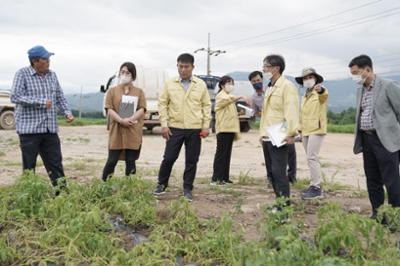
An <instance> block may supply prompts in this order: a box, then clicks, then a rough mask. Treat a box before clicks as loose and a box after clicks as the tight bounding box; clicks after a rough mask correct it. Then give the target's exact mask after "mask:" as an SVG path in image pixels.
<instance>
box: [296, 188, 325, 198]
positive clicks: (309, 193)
mask: <svg viewBox="0 0 400 266" xmlns="http://www.w3.org/2000/svg"><path fill="white" fill-rule="evenodd" d="M301 198H302V199H305V200H308V199H320V198H322V191H321V188H319V187H316V186H310V187H309V188H308V189H307V190H306V191H304V192H303V193H301Z"/></svg>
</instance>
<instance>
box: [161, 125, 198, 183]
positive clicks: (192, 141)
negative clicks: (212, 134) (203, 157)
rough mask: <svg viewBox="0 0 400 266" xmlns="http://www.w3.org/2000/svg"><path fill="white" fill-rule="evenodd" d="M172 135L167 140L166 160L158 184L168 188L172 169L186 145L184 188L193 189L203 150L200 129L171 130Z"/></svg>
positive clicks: (162, 163) (163, 162) (162, 164)
mask: <svg viewBox="0 0 400 266" xmlns="http://www.w3.org/2000/svg"><path fill="white" fill-rule="evenodd" d="M170 130H171V133H172V135H171V136H170V138H169V140H167V142H166V145H165V150H164V159H163V161H162V162H161V166H160V171H159V173H158V184H160V185H164V186H165V187H167V186H168V181H169V177H170V175H171V170H172V167H173V165H174V163H175V161H176V159H178V157H179V153H180V151H181V148H182V145H183V144H185V171H184V173H183V188H184V189H187V190H192V189H193V182H194V178H195V176H196V170H197V162H198V161H199V155H200V150H201V139H200V135H199V134H200V129H179V128H170Z"/></svg>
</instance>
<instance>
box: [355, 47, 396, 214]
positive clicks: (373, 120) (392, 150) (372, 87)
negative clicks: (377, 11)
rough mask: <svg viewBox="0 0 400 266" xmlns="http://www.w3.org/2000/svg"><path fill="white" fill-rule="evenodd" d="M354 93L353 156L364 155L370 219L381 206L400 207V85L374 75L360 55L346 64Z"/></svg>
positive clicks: (367, 58)
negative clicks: (354, 125) (352, 82)
mask: <svg viewBox="0 0 400 266" xmlns="http://www.w3.org/2000/svg"><path fill="white" fill-rule="evenodd" d="M349 68H350V72H351V74H352V75H353V80H354V81H355V82H356V83H357V84H358V85H359V88H358V90H357V113H356V129H355V143H354V153H355V154H357V153H360V152H362V153H363V161H364V172H365V176H366V177H367V188H368V195H369V200H370V202H371V205H372V216H371V218H376V214H377V209H378V208H379V207H380V206H381V205H383V204H384V201H385V194H384V190H383V186H385V187H386V191H387V194H388V200H389V204H390V205H392V207H400V175H399V156H400V154H399V153H400V151H399V150H400V85H399V84H398V83H396V82H394V81H391V80H387V79H383V78H380V77H379V76H377V75H375V74H374V71H373V67H372V60H371V58H370V57H369V56H367V55H360V56H357V57H355V58H353V60H351V62H350V64H349Z"/></svg>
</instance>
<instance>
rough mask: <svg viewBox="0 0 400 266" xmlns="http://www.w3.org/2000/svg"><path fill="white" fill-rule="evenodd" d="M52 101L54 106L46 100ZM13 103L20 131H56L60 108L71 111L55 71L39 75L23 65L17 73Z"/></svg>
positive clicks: (66, 113) (23, 132)
mask: <svg viewBox="0 0 400 266" xmlns="http://www.w3.org/2000/svg"><path fill="white" fill-rule="evenodd" d="M47 100H51V101H52V103H53V104H52V106H51V108H48V109H47V108H46V101H47ZM11 102H13V103H15V104H16V111H15V121H16V128H17V133H18V134H39V133H48V132H49V133H57V132H58V127H57V110H56V108H58V109H59V110H60V111H61V113H63V114H64V115H68V114H71V111H70V110H69V108H68V104H67V101H66V100H65V97H64V93H63V91H62V89H61V87H60V84H59V83H58V79H57V76H56V74H55V73H54V72H53V71H51V70H49V72H48V73H46V74H45V75H39V74H38V73H36V70H35V69H34V68H33V67H31V66H30V67H24V68H22V69H20V70H18V72H17V73H16V74H15V77H14V82H13V85H12V93H11Z"/></svg>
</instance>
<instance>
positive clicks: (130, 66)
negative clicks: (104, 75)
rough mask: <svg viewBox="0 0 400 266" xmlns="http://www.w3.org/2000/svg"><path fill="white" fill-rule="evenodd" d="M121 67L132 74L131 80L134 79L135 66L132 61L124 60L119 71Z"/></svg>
mask: <svg viewBox="0 0 400 266" xmlns="http://www.w3.org/2000/svg"><path fill="white" fill-rule="evenodd" d="M123 67H126V68H127V69H128V72H129V73H131V75H132V80H133V81H134V80H136V66H135V64H134V63H132V62H125V63H123V64H122V65H121V67H120V68H119V71H121V69H122V68H123Z"/></svg>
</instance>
